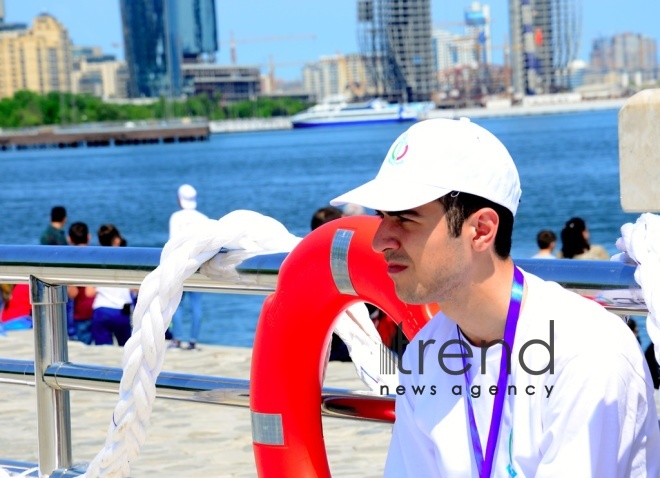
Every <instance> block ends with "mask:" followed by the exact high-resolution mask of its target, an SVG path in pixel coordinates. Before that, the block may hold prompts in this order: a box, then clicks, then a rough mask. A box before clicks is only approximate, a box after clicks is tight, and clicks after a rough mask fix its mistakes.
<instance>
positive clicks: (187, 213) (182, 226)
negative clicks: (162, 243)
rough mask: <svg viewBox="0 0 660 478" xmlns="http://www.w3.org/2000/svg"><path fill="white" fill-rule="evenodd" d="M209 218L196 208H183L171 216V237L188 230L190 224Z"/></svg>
mask: <svg viewBox="0 0 660 478" xmlns="http://www.w3.org/2000/svg"><path fill="white" fill-rule="evenodd" d="M206 220H208V217H206V216H205V215H204V214H202V213H201V212H199V211H197V210H195V209H181V210H179V211H177V212H175V213H174V214H172V216H170V239H172V238H173V237H177V236H180V235H182V234H184V233H186V232H188V230H189V228H190V226H194V225H195V224H197V223H199V222H202V221H206Z"/></svg>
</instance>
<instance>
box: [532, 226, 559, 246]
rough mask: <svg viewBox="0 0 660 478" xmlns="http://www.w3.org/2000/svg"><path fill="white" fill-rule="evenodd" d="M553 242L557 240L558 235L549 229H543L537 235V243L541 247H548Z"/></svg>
mask: <svg viewBox="0 0 660 478" xmlns="http://www.w3.org/2000/svg"><path fill="white" fill-rule="evenodd" d="M553 242H557V235H556V234H555V233H554V232H552V231H550V230H548V229H543V230H542V231H540V232H539V233H538V234H537V235H536V243H537V244H538V245H539V249H547V248H548V247H550V244H552V243H553Z"/></svg>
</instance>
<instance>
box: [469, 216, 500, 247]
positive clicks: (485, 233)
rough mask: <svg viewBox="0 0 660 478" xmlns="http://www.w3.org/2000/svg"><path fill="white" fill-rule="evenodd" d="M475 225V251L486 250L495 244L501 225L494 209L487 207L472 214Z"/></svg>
mask: <svg viewBox="0 0 660 478" xmlns="http://www.w3.org/2000/svg"><path fill="white" fill-rule="evenodd" d="M470 223H471V227H473V228H474V229H473V231H474V233H473V237H472V248H473V249H474V250H475V251H478V252H483V251H486V250H487V249H488V248H490V247H491V245H493V244H495V236H496V235H497V229H498V228H499V225H500V218H499V216H498V215H497V213H496V212H495V210H494V209H492V208H489V207H485V208H482V209H479V210H478V211H477V212H475V213H474V214H472V216H470Z"/></svg>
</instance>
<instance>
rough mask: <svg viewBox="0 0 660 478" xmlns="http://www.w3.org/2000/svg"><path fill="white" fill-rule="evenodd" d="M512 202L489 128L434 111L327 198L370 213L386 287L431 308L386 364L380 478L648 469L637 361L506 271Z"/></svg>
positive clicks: (650, 437)
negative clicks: (362, 177) (350, 185)
mask: <svg viewBox="0 0 660 478" xmlns="http://www.w3.org/2000/svg"><path fill="white" fill-rule="evenodd" d="M520 196H521V189H520V181H519V178H518V172H517V170H516V166H515V165H514V162H513V160H512V158H511V156H510V155H509V153H508V151H507V149H506V148H505V147H504V145H503V144H502V143H501V142H500V141H499V140H498V139H497V138H496V137H495V136H493V135H492V134H491V133H490V132H488V131H486V130H485V129H484V128H482V127H480V126H478V125H476V124H474V123H472V122H470V121H469V120H467V119H461V120H448V119H433V120H427V121H422V122H419V123H417V124H415V125H413V126H412V127H410V128H409V129H408V130H407V131H406V132H405V133H403V134H402V135H401V136H399V138H398V139H397V140H396V141H395V142H394V143H393V144H392V146H391V147H390V149H389V151H388V153H387V156H386V157H385V160H384V161H383V164H382V166H381V168H380V171H379V172H378V175H377V176H376V178H375V179H373V180H372V181H369V182H367V183H366V184H364V185H362V186H360V187H358V188H356V189H354V190H352V191H350V192H348V193H346V194H344V195H342V196H339V197H338V198H336V199H334V200H332V201H331V202H330V204H332V205H334V206H340V205H343V204H348V203H355V204H359V205H361V206H363V207H366V208H371V209H375V210H376V211H377V212H378V214H379V216H380V217H381V218H382V219H381V222H380V225H379V227H378V229H377V232H376V234H375V236H374V239H373V248H374V250H376V251H377V252H379V253H382V254H383V256H384V258H385V260H386V262H387V266H388V267H387V271H388V274H389V276H390V277H391V279H392V281H393V282H394V286H395V290H396V294H397V295H398V297H399V298H400V299H402V300H403V301H405V302H409V303H414V304H424V303H431V302H437V303H438V304H439V306H440V310H441V312H439V313H438V314H437V315H436V316H435V317H434V318H433V319H432V320H431V321H430V322H429V323H428V324H427V325H426V326H425V327H424V328H423V329H422V330H421V331H420V332H419V333H418V334H417V335H416V336H415V337H414V338H413V340H412V342H411V343H410V344H409V345H408V348H407V350H406V352H405V354H404V356H403V360H402V362H401V363H400V364H399V367H400V368H399V382H400V385H399V387H397V389H396V394H397V396H396V422H395V424H394V429H393V434H392V440H391V443H390V449H389V453H388V457H387V462H386V466H385V476H387V477H397V478H398V477H404V476H407V477H413V476H447V477H452V478H454V477H477V476H478V477H490V476H493V477H516V476H518V477H532V476H537V477H538V476H547V477H559V476H580V477H596V476H597V477H623V476H625V477H629V476H640V477H641V476H654V477H657V476H660V453H659V450H660V430H659V428H658V417H657V412H656V408H655V401H654V395H653V388H652V382H651V377H650V374H649V370H648V368H647V366H646V364H645V362H644V356H643V355H642V353H641V350H640V348H639V346H638V344H637V342H636V340H635V338H634V336H633V335H632V334H631V333H630V331H629V330H628V327H627V326H626V324H625V323H624V322H623V321H622V320H621V319H620V318H619V317H617V316H615V315H613V314H611V313H609V312H607V311H606V310H605V309H604V308H603V307H601V306H600V305H598V304H597V303H596V302H593V301H590V300H588V299H585V298H582V297H580V296H579V295H577V294H574V293H572V292H570V291H567V290H565V289H563V288H562V287H560V286H559V285H557V284H556V283H553V282H546V281H543V280H541V279H539V278H538V277H535V276H534V275H532V274H528V273H526V272H523V271H521V270H520V269H519V268H517V267H516V266H515V265H514V262H513V260H512V259H511V257H510V249H511V236H512V230H513V220H514V216H515V214H516V211H517V209H518V203H519V200H520Z"/></svg>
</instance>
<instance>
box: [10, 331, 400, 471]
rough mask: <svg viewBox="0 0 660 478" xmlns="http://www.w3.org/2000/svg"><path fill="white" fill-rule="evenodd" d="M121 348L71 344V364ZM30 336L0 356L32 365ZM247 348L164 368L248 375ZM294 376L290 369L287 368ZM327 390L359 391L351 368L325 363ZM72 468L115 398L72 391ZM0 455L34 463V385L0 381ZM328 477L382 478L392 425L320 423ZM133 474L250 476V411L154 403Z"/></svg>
mask: <svg viewBox="0 0 660 478" xmlns="http://www.w3.org/2000/svg"><path fill="white" fill-rule="evenodd" d="M122 350H123V349H121V348H119V347H111V346H104V347H93V346H85V345H83V344H81V343H80V342H70V343H69V360H70V361H71V362H74V363H81V364H83V363H87V364H97V365H105V366H111V367H120V366H121V356H122ZM33 354H34V344H33V336H32V331H18V332H11V333H9V334H8V336H6V337H0V357H5V358H13V359H22V360H33V359H34V358H33ZM251 354H252V350H251V349H248V348H239V347H220V346H211V345H203V344H202V345H201V348H200V350H199V351H186V350H180V349H171V350H168V351H167V356H166V358H165V366H164V368H163V370H167V371H170V372H181V373H192V374H199V375H215V376H222V377H234V378H243V379H247V378H249V374H250V358H251ZM291 370H292V371H295V364H292V367H291ZM325 385H326V386H330V387H341V388H350V389H364V388H365V387H364V385H363V384H362V382H361V381H360V380H359V379H358V378H357V376H356V374H355V372H354V369H353V365H352V364H350V363H338V362H331V363H330V365H329V368H328V372H327V376H326V381H325ZM70 395H71V424H72V441H73V459H74V463H80V462H89V461H91V460H92V458H93V457H94V456H95V455H96V453H97V452H98V451H99V450H100V449H101V448H102V446H103V443H104V441H105V437H106V430H107V427H108V423H109V420H110V418H111V415H112V410H113V409H114V406H115V404H116V402H117V395H115V394H110V393H99V392H81V391H72V392H70ZM0 397H2V400H0V428H1V429H2V433H0V457H2V458H4V459H11V460H16V461H25V462H33V463H36V462H37V439H36V437H37V420H36V413H35V410H36V394H35V390H34V388H33V387H26V386H22V385H6V384H0ZM323 426H324V435H325V440H326V448H327V450H328V456H329V460H330V467H331V471H332V475H333V476H335V477H339V478H342V477H355V478H357V477H377V476H382V473H383V468H384V465H385V456H386V453H387V446H388V444H389V439H390V435H391V429H392V427H391V425H389V424H383V423H374V422H364V421H361V422H358V421H354V420H346V419H337V418H324V419H323ZM131 476H133V477H152V476H158V477H162V478H167V477H191V478H192V477H195V478H202V477H213V478H216V477H254V476H256V468H255V465H254V457H253V454H252V436H251V426H250V414H249V410H248V409H247V408H238V407H228V406H217V405H209V404H198V403H191V402H181V401H176V400H164V399H157V400H156V403H155V406H154V411H153V414H152V416H151V425H150V426H149V429H148V437H147V442H146V444H145V445H144V447H143V448H142V453H141V455H140V457H139V458H138V460H136V461H135V462H134V463H132V465H131Z"/></svg>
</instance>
